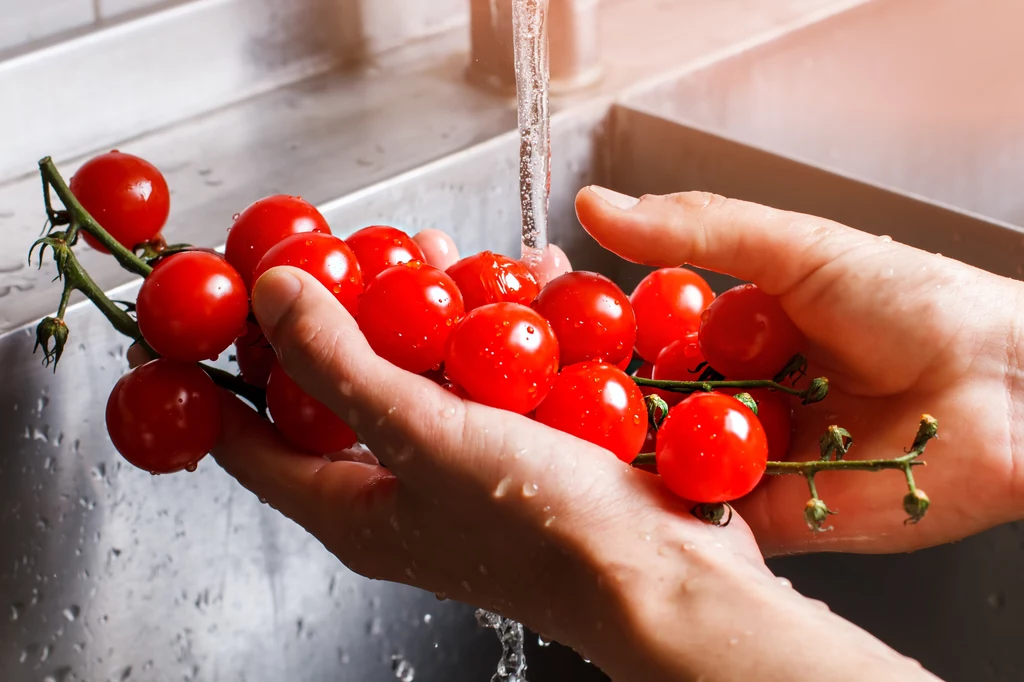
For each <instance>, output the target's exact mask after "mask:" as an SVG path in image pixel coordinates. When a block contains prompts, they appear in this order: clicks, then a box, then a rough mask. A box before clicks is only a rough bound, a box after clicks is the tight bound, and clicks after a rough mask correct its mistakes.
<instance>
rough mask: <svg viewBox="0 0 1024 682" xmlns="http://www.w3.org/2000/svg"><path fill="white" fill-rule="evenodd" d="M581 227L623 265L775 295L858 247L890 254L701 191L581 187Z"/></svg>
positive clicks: (802, 220)
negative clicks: (740, 283) (719, 279)
mask: <svg viewBox="0 0 1024 682" xmlns="http://www.w3.org/2000/svg"><path fill="white" fill-rule="evenodd" d="M576 212H577V215H578V216H579V219H580V222H581V223H582V225H583V227H584V228H585V229H586V230H587V232H589V233H590V234H591V236H593V237H594V239H596V240H597V241H598V243H600V244H601V245H602V246H604V247H605V248H606V249H608V250H610V251H613V252H615V253H617V254H618V255H620V256H622V257H623V258H625V259H626V260H630V261H633V262H636V263H644V264H647V265H653V266H660V267H674V266H677V265H681V264H683V263H689V264H692V265H696V266H698V267H701V268H705V269H708V270H713V271H715V272H723V273H728V274H730V275H733V276H735V277H738V278H740V279H743V280H747V281H752V282H755V283H756V284H758V286H760V287H761V288H762V289H764V290H765V291H766V292H768V293H770V294H773V295H781V294H784V293H786V292H788V291H790V290H791V289H792V288H793V287H794V286H795V285H797V284H798V283H800V282H801V281H803V280H805V279H807V278H808V277H809V276H810V275H812V274H813V273H814V272H816V271H817V270H819V269H820V268H822V267H824V266H825V265H827V264H828V263H830V262H832V261H834V260H835V259H837V258H838V257H839V256H841V255H842V254H844V253H846V252H849V251H850V250H852V249H855V248H858V247H860V246H863V245H868V244H873V245H876V247H877V248H891V247H892V245H891V244H889V245H886V244H884V243H883V242H881V240H879V239H878V238H876V237H874V236H872V235H869V234H867V233H864V232H860V231H858V230H854V229H852V228H849V227H846V226H844V225H840V224H838V223H835V222H832V221H829V220H825V219H823V218H815V217H812V216H807V215H802V214H799V213H790V212H788V211H779V210H776V209H773V208H768V207H766V206H760V205H758V204H752V203H748V202H745V201H738V200H735V199H726V198H724V197H720V196H717V195H714V194H708V193H705V192H683V193H680V194H672V195H668V196H645V197H643V198H642V199H636V198H633V197H627V196H625V195H622V194H618V193H617V192H612V191H611V190H607V189H604V188H602V187H586V188H584V189H583V190H581V191H580V193H579V194H578V195H577V197H576Z"/></svg>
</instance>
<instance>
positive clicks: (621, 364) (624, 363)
mask: <svg viewBox="0 0 1024 682" xmlns="http://www.w3.org/2000/svg"><path fill="white" fill-rule="evenodd" d="M632 362H633V349H632V348H630V349H629V355H627V356H626V357H624V358H622V359H621V360H619V361H618V362H616V363H615V366H616V367H618V368H619V369H621V370H622V371H623V372H625V371H626V370H627V369H629V365H630V363H632Z"/></svg>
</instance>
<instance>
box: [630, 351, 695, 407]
mask: <svg viewBox="0 0 1024 682" xmlns="http://www.w3.org/2000/svg"><path fill="white" fill-rule="evenodd" d="M633 376H638V377H640V378H641V379H653V378H654V365H653V364H651V363H649V362H645V363H644V364H642V365H640V368H639V369H638V370H637V371H636V372H634V373H633ZM639 388H640V392H641V393H643V394H644V395H656V396H658V397H659V398H661V399H662V400H664V401H665V402H666V403H668V404H669V405H675V404H676V403H678V402H679V399H677V398H676V396H678V395H679V394H678V393H673V392H672V391H663V390H661V389H660V388H654V387H653V386H640V387H639ZM683 397H685V396H683Z"/></svg>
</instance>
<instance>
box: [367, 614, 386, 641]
mask: <svg viewBox="0 0 1024 682" xmlns="http://www.w3.org/2000/svg"><path fill="white" fill-rule="evenodd" d="M366 632H367V633H369V634H370V635H373V636H374V637H376V636H378V635H380V634H381V633H382V632H384V624H383V623H382V622H381V620H380V616H374V617H373V618H372V619H371V620H370V622H369V623H367V624H366Z"/></svg>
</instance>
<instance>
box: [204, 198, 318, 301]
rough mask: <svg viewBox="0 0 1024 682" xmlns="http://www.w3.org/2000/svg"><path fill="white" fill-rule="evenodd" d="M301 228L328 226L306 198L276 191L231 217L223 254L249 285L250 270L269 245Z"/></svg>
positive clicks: (251, 270) (260, 258)
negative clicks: (231, 221)
mask: <svg viewBox="0 0 1024 682" xmlns="http://www.w3.org/2000/svg"><path fill="white" fill-rule="evenodd" d="M305 232H320V233H323V234H330V233H331V226H330V225H328V224H327V221H326V220H325V219H324V217H323V216H322V215H321V214H320V211H318V210H317V209H316V206H313V205H312V204H310V203H309V202H308V201H305V200H303V199H301V198H299V197H293V196H288V195H285V194H277V195H274V196H270V197H266V198H264V199H260V200H259V201H257V202H255V203H254V204H252V205H251V206H249V207H248V208H247V209H245V210H244V211H242V212H241V213H240V214H238V216H237V217H236V218H235V222H234V224H233V225H232V226H231V229H230V230H229V231H228V241H227V245H226V246H225V247H224V257H225V258H227V259H228V262H229V263H231V265H233V266H234V267H235V269H236V270H238V274H240V275H241V276H242V279H243V280H245V285H246V290H250V289H252V285H253V283H254V282H255V281H256V280H255V279H254V278H253V271H254V270H255V269H256V266H257V265H259V264H260V261H261V260H262V259H263V256H265V255H266V253H267V251H269V250H270V248H271V247H272V246H274V245H275V244H277V243H278V242H280V241H281V240H282V239H284V238H285V237H290V236H291V235H293V234H301V233H305Z"/></svg>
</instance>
